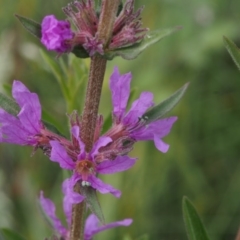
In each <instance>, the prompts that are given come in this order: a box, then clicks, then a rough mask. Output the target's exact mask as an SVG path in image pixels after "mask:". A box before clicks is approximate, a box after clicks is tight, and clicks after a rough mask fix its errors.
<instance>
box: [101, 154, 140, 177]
mask: <svg viewBox="0 0 240 240" xmlns="http://www.w3.org/2000/svg"><path fill="white" fill-rule="evenodd" d="M135 162H136V158H130V157H128V156H117V157H116V158H115V159H114V160H107V161H103V162H101V163H100V164H99V165H97V172H99V173H101V174H111V173H116V172H122V171H125V170H128V169H129V168H131V167H132V166H133V165H134V164H135Z"/></svg>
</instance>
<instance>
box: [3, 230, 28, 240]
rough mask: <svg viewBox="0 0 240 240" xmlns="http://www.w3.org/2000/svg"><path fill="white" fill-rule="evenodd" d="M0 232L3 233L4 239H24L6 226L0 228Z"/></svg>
mask: <svg viewBox="0 0 240 240" xmlns="http://www.w3.org/2000/svg"><path fill="white" fill-rule="evenodd" d="M0 233H1V234H2V235H3V237H4V240H25V238H23V237H22V236H21V235H19V234H18V233H16V232H15V231H13V230H10V229H7V228H1V229H0ZM0 236H1V235H0Z"/></svg>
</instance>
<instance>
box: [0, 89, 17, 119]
mask: <svg viewBox="0 0 240 240" xmlns="http://www.w3.org/2000/svg"><path fill="white" fill-rule="evenodd" d="M0 107H1V108H3V109H4V110H5V111H6V112H8V113H10V114H11V115H13V116H17V115H18V113H19V110H20V109H19V106H18V105H17V103H16V102H15V101H14V100H13V99H11V98H9V97H7V96H5V95H4V94H2V93H0Z"/></svg>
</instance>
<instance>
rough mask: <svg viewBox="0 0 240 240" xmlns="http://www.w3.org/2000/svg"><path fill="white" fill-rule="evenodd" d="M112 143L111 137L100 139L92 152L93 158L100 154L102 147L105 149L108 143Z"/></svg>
mask: <svg viewBox="0 0 240 240" xmlns="http://www.w3.org/2000/svg"><path fill="white" fill-rule="evenodd" d="M110 142H112V139H111V138H110V137H100V138H99V139H98V140H97V141H96V143H95V144H94V146H93V149H92V151H91V156H93V157H94V156H95V155H97V154H98V150H99V149H100V148H101V147H104V146H106V145H107V144H108V143H110Z"/></svg>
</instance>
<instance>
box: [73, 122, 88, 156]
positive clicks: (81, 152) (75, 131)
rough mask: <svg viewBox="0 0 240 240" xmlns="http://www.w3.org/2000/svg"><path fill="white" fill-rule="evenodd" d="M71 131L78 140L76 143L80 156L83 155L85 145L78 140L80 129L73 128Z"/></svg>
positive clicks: (77, 127)
mask: <svg viewBox="0 0 240 240" xmlns="http://www.w3.org/2000/svg"><path fill="white" fill-rule="evenodd" d="M71 131H72V135H73V136H74V137H75V138H76V139H77V140H78V143H79V146H80V155H82V154H85V144H84V142H83V141H82V140H81V138H80V127H79V126H73V127H72V129H71Z"/></svg>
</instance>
